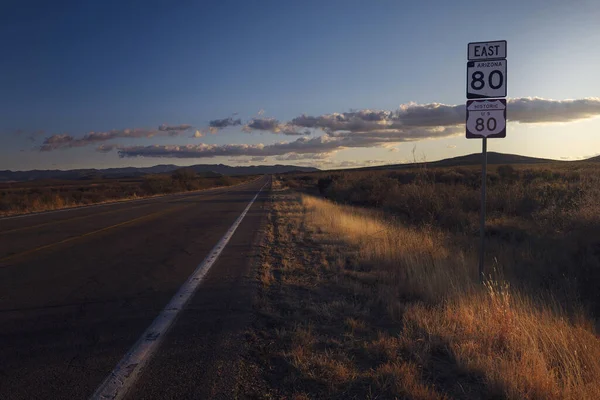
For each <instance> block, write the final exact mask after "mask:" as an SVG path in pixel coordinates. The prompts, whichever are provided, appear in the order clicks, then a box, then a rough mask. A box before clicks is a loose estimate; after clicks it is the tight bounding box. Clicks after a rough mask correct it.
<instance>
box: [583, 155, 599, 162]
mask: <svg viewBox="0 0 600 400" xmlns="http://www.w3.org/2000/svg"><path fill="white" fill-rule="evenodd" d="M581 161H582V162H600V156H596V157H592V158H588V159H586V160H581Z"/></svg>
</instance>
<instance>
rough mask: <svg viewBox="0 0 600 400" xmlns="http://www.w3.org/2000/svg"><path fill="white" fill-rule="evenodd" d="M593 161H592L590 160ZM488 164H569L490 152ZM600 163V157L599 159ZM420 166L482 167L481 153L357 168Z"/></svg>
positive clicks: (375, 168) (381, 168)
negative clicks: (437, 159) (428, 160)
mask: <svg viewBox="0 0 600 400" xmlns="http://www.w3.org/2000/svg"><path fill="white" fill-rule="evenodd" d="M590 160H591V159H590ZM487 161H488V164H492V165H493V164H543V163H557V162H568V161H558V160H550V159H547V158H536V157H527V156H519V155H516V154H503V153H495V152H488V154H487ZM598 161H600V157H598ZM418 165H426V166H428V167H457V166H467V165H481V153H475V154H468V155H466V156H458V157H452V158H446V159H443V160H439V161H430V162H424V163H422V162H421V163H410V164H391V165H380V166H376V167H366V168H355V169H357V170H358V169H360V170H383V169H400V168H413V167H415V166H418Z"/></svg>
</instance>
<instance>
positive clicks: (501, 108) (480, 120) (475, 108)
mask: <svg viewBox="0 0 600 400" xmlns="http://www.w3.org/2000/svg"><path fill="white" fill-rule="evenodd" d="M484 137H486V138H504V137H506V100H505V99H497V100H469V101H467V139H481V138H484Z"/></svg>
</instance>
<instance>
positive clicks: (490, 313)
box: [251, 164, 600, 399]
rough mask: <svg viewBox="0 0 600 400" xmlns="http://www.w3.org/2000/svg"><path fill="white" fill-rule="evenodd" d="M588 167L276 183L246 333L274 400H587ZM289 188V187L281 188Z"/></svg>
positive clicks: (591, 179) (593, 387)
mask: <svg viewBox="0 0 600 400" xmlns="http://www.w3.org/2000/svg"><path fill="white" fill-rule="evenodd" d="M597 172H599V171H598V167H596V166H595V165H592V164H589V165H588V164H569V165H560V166H554V165H540V166H535V167H532V166H521V167H511V166H499V167H492V168H491V173H490V176H489V182H488V184H489V186H488V187H489V193H488V215H489V218H488V228H489V229H488V250H487V258H486V263H487V270H486V279H485V282H484V283H483V284H481V283H479V281H478V276H477V244H478V215H479V214H478V212H479V183H480V182H479V180H480V175H479V173H480V170H479V168H470V167H465V168H446V169H438V170H430V169H426V168H418V169H405V170H395V171H372V172H360V171H352V172H335V173H319V174H301V175H289V176H283V177H281V179H280V182H279V183H277V184H276V187H275V190H274V191H273V204H272V210H271V213H270V224H269V227H268V230H267V239H266V240H265V247H264V251H263V258H262V264H261V270H260V281H261V291H260V295H259V299H258V301H257V308H258V310H259V312H260V318H259V319H258V320H257V323H256V327H255V329H254V331H253V333H252V335H251V342H252V343H253V344H254V348H255V351H254V353H253V355H254V357H255V358H254V359H255V360H256V363H257V365H259V366H260V368H261V370H262V372H263V376H264V379H265V381H266V382H267V384H268V385H269V387H271V388H273V389H272V390H273V391H274V397H278V396H280V397H287V398H297V399H305V398H306V399H307V398H338V399H348V398H356V399H363V398H370V399H387V398H415V399H434V398H440V399H443V398H468V399H488V398H507V399H553V398H561V399H597V398H600V383H598V379H597V378H598V376H600V339H599V337H598V334H597V332H598V331H597V329H598V326H597V324H596V322H595V321H596V320H597V317H598V312H599V311H600V308H599V299H598V292H599V291H598V282H600V258H599V257H600V250H599V249H598V244H597V243H600V240H598V239H600V238H599V237H598V235H599V233H598V231H599V229H598V228H599V227H600V225H599V223H600V208H598V207H597V206H596V204H595V201H594V200H595V199H597V198H598V195H599V194H600V193H599V191H600V186H599V183H600V182H599V181H598V179H600V178H597V176H598V173H597ZM290 188H292V189H290Z"/></svg>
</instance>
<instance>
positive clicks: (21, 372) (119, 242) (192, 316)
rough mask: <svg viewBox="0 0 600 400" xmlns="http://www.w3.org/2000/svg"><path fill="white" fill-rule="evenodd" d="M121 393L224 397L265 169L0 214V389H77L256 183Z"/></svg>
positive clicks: (91, 386) (97, 372)
mask: <svg viewBox="0 0 600 400" xmlns="http://www.w3.org/2000/svg"><path fill="white" fill-rule="evenodd" d="M265 184H267V185H266V186H265V189H264V190H263V191H262V192H261V193H260V194H259V196H258V197H257V199H256V201H255V202H254V203H253V205H252V206H251V208H250V209H249V211H248V213H247V215H246V216H245V218H244V219H243V220H242V222H241V224H240V225H239V227H238V228H237V230H236V232H235V234H234V235H233V237H232V238H231V241H230V242H229V243H228V245H227V246H226V247H225V248H224V250H223V252H222V253H221V255H220V257H219V258H218V259H217V262H216V263H215V264H214V265H213V266H212V268H211V269H210V270H209V272H208V274H207V275H206V276H205V278H204V279H203V280H202V282H201V283H200V286H199V287H198V290H197V292H196V294H195V296H194V297H193V298H192V300H191V301H190V302H189V303H188V305H187V307H186V308H185V309H184V310H183V311H182V312H181V313H179V316H178V319H177V320H176V322H175V324H174V325H173V327H172V329H171V330H170V332H169V333H168V335H167V336H166V337H165V339H164V340H163V342H162V343H161V346H160V348H159V349H158V351H157V352H156V353H155V355H154V357H153V358H152V359H151V361H150V363H149V364H148V365H147V367H146V368H145V370H144V373H143V374H142V375H141V376H140V378H139V379H138V381H137V382H136V383H135V385H134V386H132V389H131V390H130V391H129V393H128V398H136V399H138V398H148V399H151V398H154V399H159V398H160V399H164V398H190V397H192V398H211V397H215V398H219V397H221V398H231V397H233V396H235V391H236V390H237V389H236V381H235V380H236V368H238V362H237V361H236V356H238V355H239V354H238V346H239V343H240V340H241V339H242V338H243V336H242V335H243V330H244V328H245V327H246V325H247V323H248V321H249V320H250V318H251V311H252V310H251V307H252V290H253V286H252V281H253V280H252V277H251V274H252V271H251V268H250V267H251V255H252V251H253V243H254V242H255V240H256V239H257V235H256V234H257V231H258V230H259V226H260V224H261V223H263V221H264V218H263V217H264V215H263V214H264V213H263V208H264V201H265V199H266V197H267V191H268V189H269V178H267V177H264V178H260V179H259V180H256V181H253V182H249V183H246V184H242V185H238V186H234V187H229V188H220V189H213V190H209V191H204V192H197V193H188V194H182V195H173V196H167V197H161V198H155V199H147V200H142V201H136V202H126V203H119V204H112V205H105V206H99V207H88V208H80V209H71V210H65V211H60V212H50V213H42V214H37V215H31V216H26V217H20V218H7V219H0V399H86V398H89V397H90V396H91V395H92V394H93V393H94V392H95V390H96V389H97V388H98V387H99V385H100V384H101V383H102V382H103V381H104V380H105V379H106V378H107V376H108V375H109V374H110V373H111V371H112V370H113V369H114V368H115V366H116V365H117V363H118V362H119V360H121V358H122V357H123V356H124V355H125V354H126V353H127V351H128V350H129V349H130V348H131V347H132V346H133V345H134V344H135V343H136V341H137V340H138V338H139V337H140V335H142V333H144V331H145V330H146V328H148V327H149V326H150V324H151V323H152V321H153V320H154V319H155V318H156V317H157V315H158V314H159V313H160V312H161V311H162V310H163V308H164V307H165V305H166V304H167V303H169V301H170V300H171V298H172V297H173V296H174V294H175V293H177V291H178V289H179V288H180V287H181V285H182V284H183V283H184V282H185V281H186V280H187V278H188V277H189V276H190V274H191V273H192V272H193V271H194V270H195V269H196V267H197V266H198V265H199V264H200V263H201V262H202V261H203V259H204V258H205V257H206V256H207V255H208V253H209V252H210V251H211V249H212V248H213V246H215V245H216V244H217V242H219V240H220V239H221V238H222V237H223V235H224V234H225V232H226V231H227V230H228V229H229V228H230V227H231V226H232V224H233V223H234V221H235V220H236V219H237V218H238V217H239V216H240V214H241V213H242V211H243V210H244V209H245V208H246V206H247V205H248V204H249V202H250V201H251V200H252V199H253V197H254V196H255V195H256V194H257V192H258V191H259V190H260V188H261V187H263V185H265Z"/></svg>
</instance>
